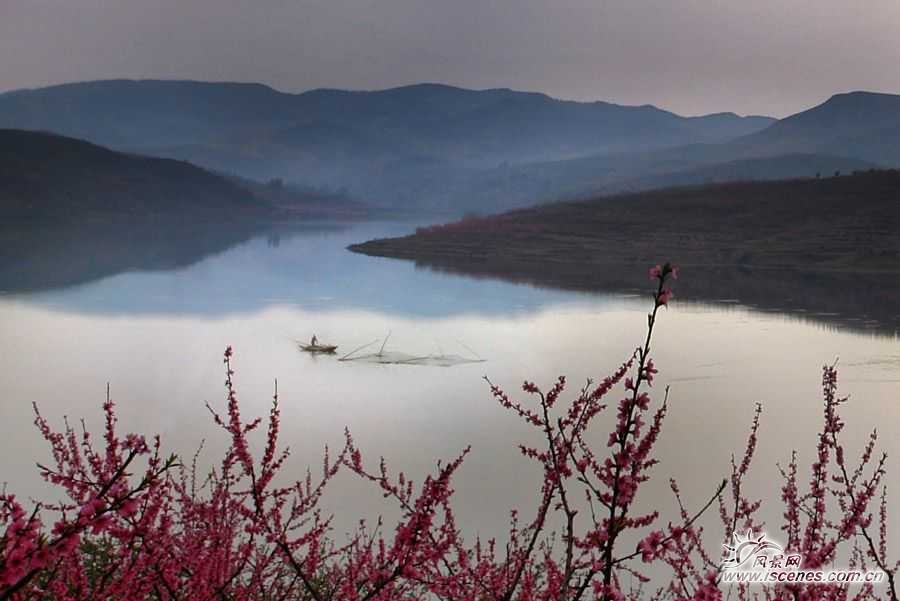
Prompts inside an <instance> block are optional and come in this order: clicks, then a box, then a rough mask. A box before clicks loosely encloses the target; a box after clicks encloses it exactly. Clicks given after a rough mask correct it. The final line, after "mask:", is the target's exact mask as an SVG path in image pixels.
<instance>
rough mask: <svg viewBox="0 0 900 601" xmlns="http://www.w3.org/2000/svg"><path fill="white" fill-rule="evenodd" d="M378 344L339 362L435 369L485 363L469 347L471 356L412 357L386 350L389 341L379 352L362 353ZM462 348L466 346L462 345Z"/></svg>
mask: <svg viewBox="0 0 900 601" xmlns="http://www.w3.org/2000/svg"><path fill="white" fill-rule="evenodd" d="M377 342H380V341H377V340H376V341H375V342H372V343H369V344H367V345H365V346H363V347H360V348H358V349H356V350H354V351H351V352H349V353H347V354H346V355H344V356H343V357H341V358H339V359H338V361H358V362H361V363H378V364H381V365H430V366H434V367H453V366H454V365H464V364H466V363H484V359H482V358H481V357H479V356H478V354H477V353H475V352H474V351H472V350H471V349H469V348H468V347H465V348H466V349H467V350H469V351H470V353H471V355H470V356H464V355H460V354H453V353H450V354H448V353H444V352H439V353H432V354H422V355H412V354H409V353H403V352H400V351H394V350H387V349H385V346H386V344H387V340H385V341H384V343H383V344H382V345H381V348H380V349H379V350H378V352H375V353H371V352H370V353H363V352H362V351H363V350H365V349H366V348H367V347H371V346H373V345H374V344H375V343H377ZM460 344H461V343H460ZM461 346H465V345H462V344H461Z"/></svg>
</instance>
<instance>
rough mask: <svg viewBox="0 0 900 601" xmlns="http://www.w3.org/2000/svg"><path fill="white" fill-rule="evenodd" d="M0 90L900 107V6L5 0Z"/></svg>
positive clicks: (695, 106)
mask: <svg viewBox="0 0 900 601" xmlns="http://www.w3.org/2000/svg"><path fill="white" fill-rule="evenodd" d="M0 57H2V58H0V90H9V89H14V88H21V87H35V86H42V85H47V84H53V83H62V82H68V81H77V80H87V79H105V78H113V77H131V78H141V77H154V78H180V79H202V80H236V81H259V82H263V83H266V84H269V85H271V86H273V87H275V88H278V89H281V90H285V91H302V90H306V89H310V88H316V87H338V88H352V89H375V88H385V87H392V86H397V85H403V84H409V83H415V82H421V81H435V82H444V83H449V84H454V85H460V86H464V87H474V88H486V87H511V88H516V89H521V90H536V91H542V92H546V93H548V94H550V95H552V96H556V97H560V98H572V99H579V100H595V99H598V100H608V101H612V102H619V103H623V104H645V103H649V104H655V105H657V106H661V107H663V108H667V109H670V110H674V111H676V112H679V113H682V114H701V113H707V112H715V111H726V110H730V111H735V112H738V113H742V114H748V113H751V114H769V115H773V116H783V115H786V114H790V113H793V112H796V111H799V110H802V109H804V108H808V107H809V106H812V105H814V104H818V103H819V102H821V101H823V100H825V99H826V98H828V97H829V96H830V95H831V94H833V93H836V92H842V91H849V90H856V89H866V90H875V91H883V92H896V93H900V70H898V69H897V65H898V64H900V1H898V0H720V1H714V0H0Z"/></svg>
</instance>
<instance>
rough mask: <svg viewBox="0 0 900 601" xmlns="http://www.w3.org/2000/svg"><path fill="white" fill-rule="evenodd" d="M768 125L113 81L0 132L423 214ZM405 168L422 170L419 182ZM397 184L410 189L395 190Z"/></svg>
mask: <svg viewBox="0 0 900 601" xmlns="http://www.w3.org/2000/svg"><path fill="white" fill-rule="evenodd" d="M771 122H772V120H771V119H769V118H766V117H739V116H737V115H734V114H729V113H717V114H714V115H709V116H703V117H681V116H678V115H676V114H674V113H671V112H669V111H665V110H662V109H658V108H655V107H653V106H650V105H644V106H622V105H616V104H611V103H607V102H590V103H586V102H575V101H563V100H556V99H554V98H551V97H549V96H547V95H545V94H539V93H531V92H518V91H513V90H509V89H490V90H480V91H474V90H466V89H463V88H457V87H453V86H447V85H442V84H417V85H411V86H404V87H400V88H392V89H388V90H380V91H344V90H330V89H319V90H312V91H309V92H304V93H300V94H288V93H283V92H279V91H276V90H274V89H272V88H270V87H267V86H264V85H261V84H243V83H203V82H190V81H163V80H141V81H131V80H111V81H97V82H85V83H73V84H63V85H59V86H52V87H48V88H40V89H35V90H20V91H14V92H8V93H5V94H2V95H0V126H3V127H14V128H20V129H33V130H46V131H52V132H55V133H59V134H62V135H67V136H72V137H77V138H82V139H86V140H89V141H92V142H94V143H98V144H102V145H105V146H109V147H111V148H115V149H117V150H125V151H130V152H139V153H142V154H148V155H154V156H164V157H170V158H176V159H180V160H186V161H190V162H193V163H196V164H198V165H201V166H203V167H207V168H211V169H215V170H218V171H223V172H230V173H234V174H236V175H241V176H245V177H251V178H256V179H269V178H274V177H281V178H284V179H286V180H290V181H297V182H302V183H304V184H310V185H316V186H329V187H333V188H339V187H347V188H349V189H350V190H351V191H352V192H353V193H355V194H356V195H358V196H364V197H366V198H369V199H370V200H373V201H374V202H376V203H379V204H388V205H396V204H404V203H405V202H406V201H402V200H400V199H398V194H399V195H401V196H402V195H404V194H406V195H410V194H412V195H415V196H417V197H419V198H420V200H422V201H423V204H426V205H427V204H429V203H430V204H432V205H435V204H436V205H451V206H452V204H455V202H456V201H453V200H451V199H444V198H441V199H439V200H437V201H436V202H432V201H431V200H430V199H431V198H433V197H436V196H440V195H441V194H444V193H445V192H447V190H445V189H444V186H445V182H449V183H450V185H452V189H451V190H450V191H449V193H450V194H451V195H452V194H454V193H455V190H457V189H458V187H457V184H455V183H454V182H455V181H457V180H458V179H460V178H462V179H463V180H465V179H466V178H468V177H469V175H471V172H472V171H473V170H474V171H483V170H489V169H493V168H496V167H498V166H501V165H508V164H521V163H525V162H536V161H546V160H561V159H569V158H575V157H581V156H585V155H591V154H596V153H617V152H629V151H635V150H644V149H647V148H664V147H671V146H678V145H683V144H687V143H697V142H713V141H720V140H725V139H730V138H733V137H735V136H738V135H742V134H746V133H750V132H754V131H758V130H759V129H761V128H763V127H765V126H766V125H768V124H770V123H771ZM411 165H426V166H427V168H426V171H425V172H424V173H421V174H420V173H419V172H418V171H417V168H413V167H411ZM447 176H450V177H447ZM400 182H408V183H409V184H410V185H411V188H406V189H405V190H403V191H400V190H397V188H396V186H397V184H398V183H400ZM423 197H427V198H423Z"/></svg>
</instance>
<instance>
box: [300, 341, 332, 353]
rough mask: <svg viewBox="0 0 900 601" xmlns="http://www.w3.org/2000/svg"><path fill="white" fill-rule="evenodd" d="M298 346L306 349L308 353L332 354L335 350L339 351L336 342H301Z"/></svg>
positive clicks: (303, 349) (302, 349)
mask: <svg viewBox="0 0 900 601" xmlns="http://www.w3.org/2000/svg"><path fill="white" fill-rule="evenodd" d="M297 346H299V347H300V350H301V351H304V352H307V353H318V354H325V355H331V354H334V352H335V351H337V345H335V344H302V343H299V344H298V345H297Z"/></svg>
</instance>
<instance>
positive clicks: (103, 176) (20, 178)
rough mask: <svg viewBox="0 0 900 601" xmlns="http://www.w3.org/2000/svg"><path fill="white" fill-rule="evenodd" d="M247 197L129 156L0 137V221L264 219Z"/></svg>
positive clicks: (34, 135) (29, 137)
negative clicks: (155, 217) (168, 217)
mask: <svg viewBox="0 0 900 601" xmlns="http://www.w3.org/2000/svg"><path fill="white" fill-rule="evenodd" d="M269 212H270V208H269V206H268V205H266V204H265V203H263V202H261V201H260V200H259V199H257V198H256V197H254V196H253V194H251V193H250V192H249V191H248V190H247V189H245V188H242V187H239V186H236V185H234V184H232V183H230V182H228V181H226V180H225V179H223V178H222V177H220V176H218V175H215V174H212V173H209V172H208V171H205V170H203V169H200V168H198V167H195V166H193V165H190V164H188V163H183V162H180V161H175V160H171V159H156V158H148V157H142V156H133V155H126V154H122V153H119V152H115V151H112V150H108V149H106V148H103V147H100V146H96V145H94V144H90V143H88V142H84V141H81V140H75V139H72V138H65V137H62V136H56V135H52V134H46V133H39V132H30V131H20V130H0V216H2V217H3V218H4V219H30V220H40V219H48V218H49V219H71V218H89V217H94V216H135V215H163V214H165V215H171V216H177V217H179V218H182V219H190V218H191V217H195V216H218V217H219V218H226V217H227V216H228V215H237V216H248V215H257V216H263V215H267V214H268V213H269Z"/></svg>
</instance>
